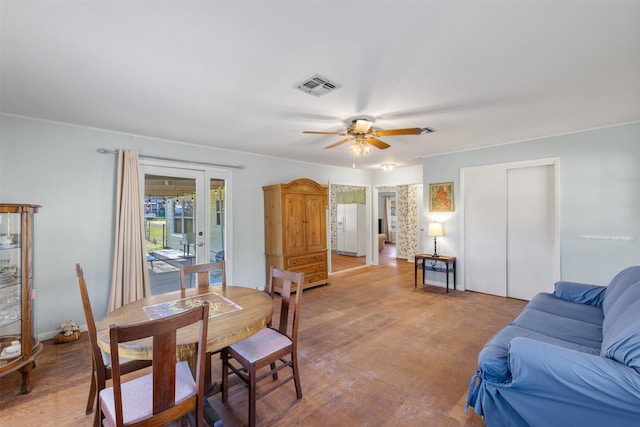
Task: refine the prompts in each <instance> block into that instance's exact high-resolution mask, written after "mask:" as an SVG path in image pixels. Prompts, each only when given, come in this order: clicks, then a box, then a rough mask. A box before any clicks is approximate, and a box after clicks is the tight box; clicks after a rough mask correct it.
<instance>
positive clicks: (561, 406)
mask: <svg viewBox="0 0 640 427" xmlns="http://www.w3.org/2000/svg"><path fill="white" fill-rule="evenodd" d="M509 368H510V371H511V374H512V381H511V384H510V385H509V386H508V388H509V389H510V390H502V391H501V392H502V393H503V395H504V396H505V399H507V400H509V401H510V403H512V406H513V407H517V408H518V412H520V411H521V410H523V411H524V413H521V414H524V415H525V416H524V417H523V418H525V419H536V417H539V416H540V413H539V412H538V409H535V408H541V407H542V408H545V413H547V415H549V416H550V419H553V420H554V423H557V425H616V426H631V425H634V426H637V425H639V424H638V423H640V405H638V402H639V401H640V373H639V372H638V371H636V370H635V369H633V368H631V367H629V366H627V365H624V364H621V363H618V362H616V361H613V360H611V359H607V358H603V357H600V356H598V355H593V354H587V353H583V352H580V351H576V350H571V349H567V348H564V347H559V346H556V345H553V344H549V343H545V342H541V341H537V340H534V339H530V338H524V337H517V338H514V339H513V340H512V341H511V346H510V348H509ZM510 394H513V395H512V396H510ZM534 401H535V402H534ZM527 408H530V409H527ZM576 408H580V410H579V411H576ZM526 411H530V412H531V413H530V414H528V415H527V414H526Z"/></svg>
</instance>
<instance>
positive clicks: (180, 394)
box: [100, 361, 197, 426]
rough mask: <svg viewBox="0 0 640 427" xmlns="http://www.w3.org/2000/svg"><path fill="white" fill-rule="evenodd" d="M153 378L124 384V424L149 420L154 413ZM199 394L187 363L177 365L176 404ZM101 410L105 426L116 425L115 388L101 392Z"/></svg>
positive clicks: (138, 379)
mask: <svg viewBox="0 0 640 427" xmlns="http://www.w3.org/2000/svg"><path fill="white" fill-rule="evenodd" d="M152 393H153V376H152V374H148V375H144V376H142V377H140V378H136V379H134V380H131V381H127V382H124V383H122V415H123V418H124V423H125V424H128V423H131V422H134V421H139V420H142V419H144V418H147V417H149V416H151V415H152V413H153V394H152ZM196 393H197V388H196V382H195V381H194V380H193V376H192V375H191V370H190V369H189V365H188V364H187V362H185V361H182V362H178V363H177V364H176V398H175V401H176V403H180V402H182V401H184V400H185V399H187V398H189V397H191V396H193V395H194V394H196ZM100 408H101V409H102V412H103V413H104V416H105V419H104V423H103V425H104V426H115V425H116V408H115V403H114V398H113V387H108V388H105V389H104V390H102V391H101V392H100Z"/></svg>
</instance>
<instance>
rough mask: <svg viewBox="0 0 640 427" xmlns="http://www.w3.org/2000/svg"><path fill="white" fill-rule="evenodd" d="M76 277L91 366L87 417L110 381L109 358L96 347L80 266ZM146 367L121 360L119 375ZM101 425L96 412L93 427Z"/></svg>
mask: <svg viewBox="0 0 640 427" xmlns="http://www.w3.org/2000/svg"><path fill="white" fill-rule="evenodd" d="M76 277H77V280H78V288H79V289H80V298H81V299H82V309H83V310H84V317H85V319H86V321H87V333H88V334H89V343H90V345H91V360H92V363H91V364H92V365H93V369H92V372H91V386H90V388H89V398H88V399H87V409H86V414H87V415H89V414H90V413H92V412H93V410H94V406H95V407H96V408H97V404H98V394H99V393H100V391H102V390H104V388H105V387H106V382H107V380H110V379H111V376H112V371H111V357H110V356H109V354H108V353H105V352H103V351H102V350H100V347H98V340H97V334H96V322H95V320H94V318H93V310H91V301H90V300H89V293H88V292H87V284H86V282H85V280H84V273H83V271H82V267H81V266H80V264H76ZM148 366H151V361H150V360H128V359H123V360H121V361H120V372H121V374H127V373H131V372H134V371H137V370H139V369H143V368H146V367H148ZM101 424H102V420H101V417H100V411H99V410H96V412H95V417H94V420H93V425H94V427H99V426H100V425H101Z"/></svg>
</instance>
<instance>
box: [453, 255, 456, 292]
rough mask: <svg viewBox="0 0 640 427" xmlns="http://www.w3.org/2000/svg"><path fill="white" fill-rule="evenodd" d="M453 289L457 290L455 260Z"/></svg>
mask: <svg viewBox="0 0 640 427" xmlns="http://www.w3.org/2000/svg"><path fill="white" fill-rule="evenodd" d="M453 290H454V291H455V290H456V262H455V261H453Z"/></svg>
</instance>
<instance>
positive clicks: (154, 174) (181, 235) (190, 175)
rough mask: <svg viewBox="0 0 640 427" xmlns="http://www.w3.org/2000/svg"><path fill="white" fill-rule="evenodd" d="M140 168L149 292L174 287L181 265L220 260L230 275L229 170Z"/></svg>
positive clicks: (155, 165)
mask: <svg viewBox="0 0 640 427" xmlns="http://www.w3.org/2000/svg"><path fill="white" fill-rule="evenodd" d="M141 174H142V178H141V182H142V183H143V184H142V185H143V187H144V189H143V196H144V201H143V203H144V207H143V212H144V224H145V241H146V247H147V267H148V269H149V278H150V282H151V293H152V294H154V295H155V294H160V293H164V292H170V291H173V290H178V289H180V282H179V269H180V267H181V266H184V265H192V264H201V263H206V262H211V261H225V262H226V263H227V266H226V270H227V273H226V275H227V280H230V275H231V268H230V260H229V259H228V258H229V257H228V256H227V254H228V253H229V244H228V242H227V239H226V236H227V235H228V233H229V223H228V219H229V218H231V215H230V212H228V208H227V207H228V206H230V201H229V195H230V192H229V186H230V173H229V172H228V171H220V170H215V169H191V168H189V167H188V165H171V166H169V165H159V164H155V163H154V164H151V163H141Z"/></svg>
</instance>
